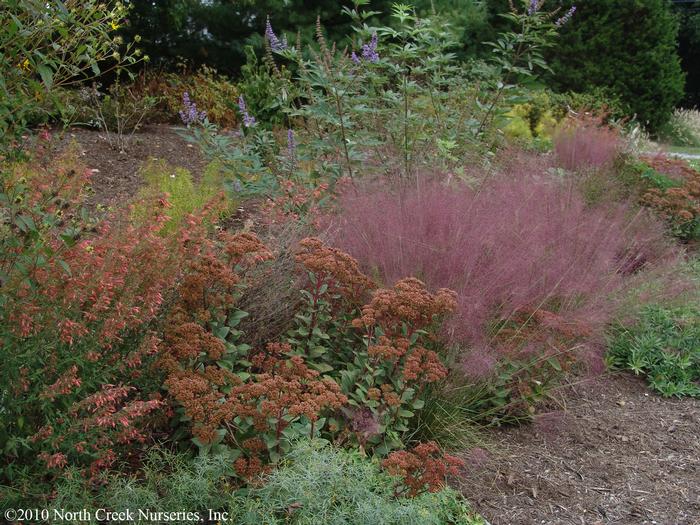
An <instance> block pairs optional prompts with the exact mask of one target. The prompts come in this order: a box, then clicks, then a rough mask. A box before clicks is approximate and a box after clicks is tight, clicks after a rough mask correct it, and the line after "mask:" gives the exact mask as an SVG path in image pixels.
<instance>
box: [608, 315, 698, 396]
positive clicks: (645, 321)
mask: <svg viewBox="0 0 700 525" xmlns="http://www.w3.org/2000/svg"><path fill="white" fill-rule="evenodd" d="M607 361H608V365H609V366H610V367H611V368H613V369H621V370H631V371H632V372H634V373H635V374H636V375H643V376H645V377H646V378H647V381H648V382H649V385H650V386H651V387H652V388H653V389H654V390H656V391H657V392H659V393H660V394H662V395H663V396H665V397H671V396H677V397H682V396H693V397H700V309H698V308H696V307H685V308H676V309H667V308H662V307H658V306H655V307H648V308H646V309H645V310H643V312H642V315H641V318H640V320H639V322H638V323H637V324H636V325H634V326H631V327H624V326H621V327H618V328H616V329H615V330H613V332H612V334H611V337H610V344H609V352H608V356H607Z"/></svg>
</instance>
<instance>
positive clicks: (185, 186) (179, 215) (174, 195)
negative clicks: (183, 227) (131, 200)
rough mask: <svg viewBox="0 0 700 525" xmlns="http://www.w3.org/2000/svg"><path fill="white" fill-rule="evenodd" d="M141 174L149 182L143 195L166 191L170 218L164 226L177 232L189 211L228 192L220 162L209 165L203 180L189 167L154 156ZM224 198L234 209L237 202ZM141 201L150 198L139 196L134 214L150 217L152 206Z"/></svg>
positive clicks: (169, 231)
mask: <svg viewBox="0 0 700 525" xmlns="http://www.w3.org/2000/svg"><path fill="white" fill-rule="evenodd" d="M141 176H142V177H143V179H144V181H145V183H146V184H145V186H144V187H143V188H142V189H141V191H140V193H139V196H140V197H148V196H151V197H152V196H153V195H160V194H162V195H164V196H165V200H167V203H168V206H169V207H168V210H167V215H168V216H169V217H170V220H169V221H168V223H167V224H166V225H165V228H164V229H163V231H164V233H171V232H173V231H174V230H175V229H177V227H178V226H179V225H180V224H181V223H182V221H183V219H184V218H185V217H186V216H187V215H188V214H190V213H193V212H194V211H196V210H198V209H201V208H202V207H203V206H205V205H206V204H207V203H208V202H209V201H211V200H212V199H214V198H215V197H216V196H217V195H218V194H221V193H223V194H224V195H226V194H225V192H224V185H223V183H224V171H223V170H222V168H221V166H220V165H219V164H217V163H211V164H209V165H208V166H207V167H206V169H205V170H204V173H203V174H202V178H201V180H200V181H199V182H195V181H194V179H193V177H192V174H191V173H190V172H189V170H186V169H185V168H177V167H174V166H171V165H170V164H168V163H167V162H165V161H164V160H157V159H152V160H150V161H149V162H147V163H146V164H145V165H144V167H143V168H142V169H141ZM224 198H226V199H227V200H228V204H229V206H227V209H231V208H232V204H233V203H232V202H231V201H230V199H229V198H228V197H226V196H225V197H224ZM141 202H148V199H143V198H141V199H138V203H137V205H136V207H135V208H134V214H135V216H136V217H142V218H146V217H147V216H148V212H149V210H146V209H144V208H143V206H142V205H141ZM151 202H152V201H151Z"/></svg>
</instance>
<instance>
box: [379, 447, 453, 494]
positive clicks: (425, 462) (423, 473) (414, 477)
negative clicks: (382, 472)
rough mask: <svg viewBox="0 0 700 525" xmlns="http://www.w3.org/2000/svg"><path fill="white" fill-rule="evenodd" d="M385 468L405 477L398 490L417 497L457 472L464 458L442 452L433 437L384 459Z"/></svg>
mask: <svg viewBox="0 0 700 525" xmlns="http://www.w3.org/2000/svg"><path fill="white" fill-rule="evenodd" d="M382 466H383V467H384V469H386V471H387V472H388V473H389V474H391V475H393V476H399V477H401V478H402V480H401V485H403V486H399V487H397V489H396V494H397V495H399V494H405V495H406V496H408V497H415V496H417V495H419V494H422V493H423V492H426V491H427V492H438V491H439V490H440V489H442V487H444V486H445V479H446V477H447V476H456V475H457V474H458V473H459V469H460V468H462V467H463V466H464V461H463V460H462V459H460V458H458V457H455V456H450V455H447V454H443V453H442V450H440V447H439V446H438V445H437V443H435V442H434V441H429V442H427V443H419V444H418V445H416V446H415V447H414V448H413V449H412V450H400V451H397V452H392V453H391V454H389V456H388V457H387V458H386V459H385V460H384V461H382Z"/></svg>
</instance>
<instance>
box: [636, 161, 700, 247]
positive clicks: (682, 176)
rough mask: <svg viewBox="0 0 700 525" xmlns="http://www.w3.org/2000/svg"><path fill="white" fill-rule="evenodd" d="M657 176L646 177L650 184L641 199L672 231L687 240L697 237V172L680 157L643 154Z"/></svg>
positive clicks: (699, 211) (699, 212)
mask: <svg viewBox="0 0 700 525" xmlns="http://www.w3.org/2000/svg"><path fill="white" fill-rule="evenodd" d="M643 160H644V162H645V163H646V164H648V165H649V166H650V167H651V168H652V169H653V170H654V172H656V173H657V174H660V175H661V176H660V177H658V176H657V177H654V178H651V177H648V178H649V179H650V181H651V185H652V187H651V188H649V189H648V190H647V191H646V192H645V193H644V194H643V195H642V198H641V201H642V203H643V204H645V205H647V206H650V207H651V208H654V209H655V210H656V211H657V212H658V213H659V215H660V216H661V217H663V218H664V219H666V220H667V221H668V223H669V225H670V227H671V231H672V232H673V234H674V235H675V236H677V237H679V238H680V239H683V240H689V239H692V238H697V237H699V236H700V171H697V170H695V169H693V168H691V167H690V166H689V165H688V163H687V162H686V161H684V160H682V159H669V158H667V157H664V156H656V157H645V158H643Z"/></svg>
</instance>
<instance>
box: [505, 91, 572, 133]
mask: <svg viewBox="0 0 700 525" xmlns="http://www.w3.org/2000/svg"><path fill="white" fill-rule="evenodd" d="M505 116H506V118H507V119H508V124H507V125H506V126H505V127H504V128H503V131H504V133H505V135H506V137H508V138H510V139H515V140H533V139H541V140H545V141H547V142H550V141H551V139H552V134H553V132H554V130H555V129H556V127H557V124H558V122H559V121H558V119H557V118H556V117H555V116H554V109H553V104H552V101H551V100H550V98H549V95H548V94H547V93H546V92H544V91H543V92H540V93H536V94H534V95H533V96H532V97H531V98H530V100H529V101H528V102H526V103H523V104H516V105H515V106H513V107H512V108H511V109H510V111H508V113H506V114H505Z"/></svg>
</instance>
